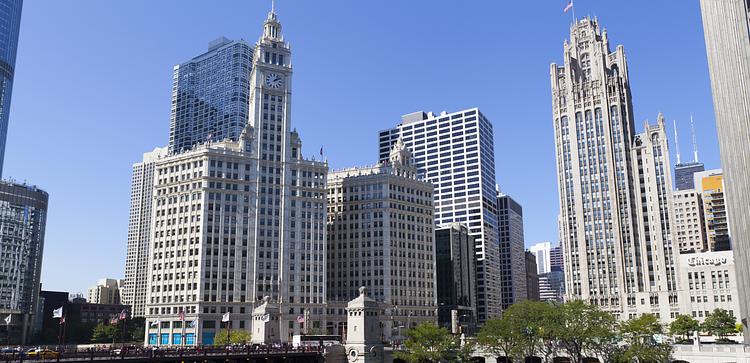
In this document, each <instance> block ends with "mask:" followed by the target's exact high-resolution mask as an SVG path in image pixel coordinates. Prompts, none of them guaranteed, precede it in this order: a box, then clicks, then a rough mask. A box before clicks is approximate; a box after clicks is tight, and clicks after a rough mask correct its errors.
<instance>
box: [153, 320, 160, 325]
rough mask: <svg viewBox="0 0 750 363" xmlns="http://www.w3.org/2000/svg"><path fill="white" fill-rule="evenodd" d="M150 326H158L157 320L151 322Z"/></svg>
mask: <svg viewBox="0 0 750 363" xmlns="http://www.w3.org/2000/svg"><path fill="white" fill-rule="evenodd" d="M151 326H159V321H158V320H154V321H152V322H151Z"/></svg>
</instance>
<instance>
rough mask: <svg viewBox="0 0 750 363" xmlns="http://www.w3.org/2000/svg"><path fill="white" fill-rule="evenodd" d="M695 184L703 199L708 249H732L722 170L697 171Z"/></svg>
mask: <svg viewBox="0 0 750 363" xmlns="http://www.w3.org/2000/svg"><path fill="white" fill-rule="evenodd" d="M695 185H696V186H697V188H698V191H699V192H700V194H701V200H702V201H703V218H704V219H703V224H704V226H705V236H706V246H707V248H708V250H710V251H728V250H730V249H732V241H731V240H730V236H729V225H728V221H727V203H726V201H725V197H724V174H723V172H722V170H721V169H713V170H706V171H702V172H700V173H696V174H695Z"/></svg>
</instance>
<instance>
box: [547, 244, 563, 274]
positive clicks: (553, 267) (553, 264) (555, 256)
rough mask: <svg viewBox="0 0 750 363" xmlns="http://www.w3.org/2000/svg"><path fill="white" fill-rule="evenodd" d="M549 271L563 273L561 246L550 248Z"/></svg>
mask: <svg viewBox="0 0 750 363" xmlns="http://www.w3.org/2000/svg"><path fill="white" fill-rule="evenodd" d="M549 256H550V258H549V270H550V271H563V270H564V269H565V265H564V263H563V252H562V246H560V245H558V246H557V247H552V249H551V250H550V253H549Z"/></svg>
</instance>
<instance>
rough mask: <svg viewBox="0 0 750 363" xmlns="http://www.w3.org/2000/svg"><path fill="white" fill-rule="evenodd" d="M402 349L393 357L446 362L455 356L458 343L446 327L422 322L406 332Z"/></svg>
mask: <svg viewBox="0 0 750 363" xmlns="http://www.w3.org/2000/svg"><path fill="white" fill-rule="evenodd" d="M406 337H407V338H406V340H405V341H404V348H405V350H404V351H397V352H395V357H396V358H400V359H403V360H405V361H407V362H410V363H428V362H448V361H450V359H451V358H452V357H455V355H456V352H457V351H458V350H459V344H458V342H457V341H456V339H455V338H454V337H453V336H452V335H451V333H450V332H449V331H448V329H445V328H440V327H437V326H435V325H433V324H430V323H422V324H419V325H417V326H416V327H414V328H411V329H409V330H408V331H407V332H406Z"/></svg>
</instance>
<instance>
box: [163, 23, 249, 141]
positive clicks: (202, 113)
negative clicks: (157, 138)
mask: <svg viewBox="0 0 750 363" xmlns="http://www.w3.org/2000/svg"><path fill="white" fill-rule="evenodd" d="M252 66H253V46H252V45H251V44H249V43H247V42H245V41H244V40H235V41H232V40H229V39H227V38H224V37H221V38H219V39H216V40H214V41H212V42H211V43H209V44H208V51H207V52H206V53H203V54H201V55H199V56H197V57H195V58H193V59H191V60H189V61H187V62H185V63H183V64H180V65H177V66H175V67H174V76H173V78H172V116H171V120H170V127H169V151H171V152H173V153H176V152H180V151H184V150H188V149H191V148H192V147H193V146H194V145H196V144H200V143H203V142H206V141H220V140H223V139H225V138H229V139H232V140H233V141H237V138H238V137H239V136H240V133H242V129H243V128H245V125H246V124H247V122H248V109H249V107H250V101H249V97H250V70H251V69H252Z"/></svg>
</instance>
